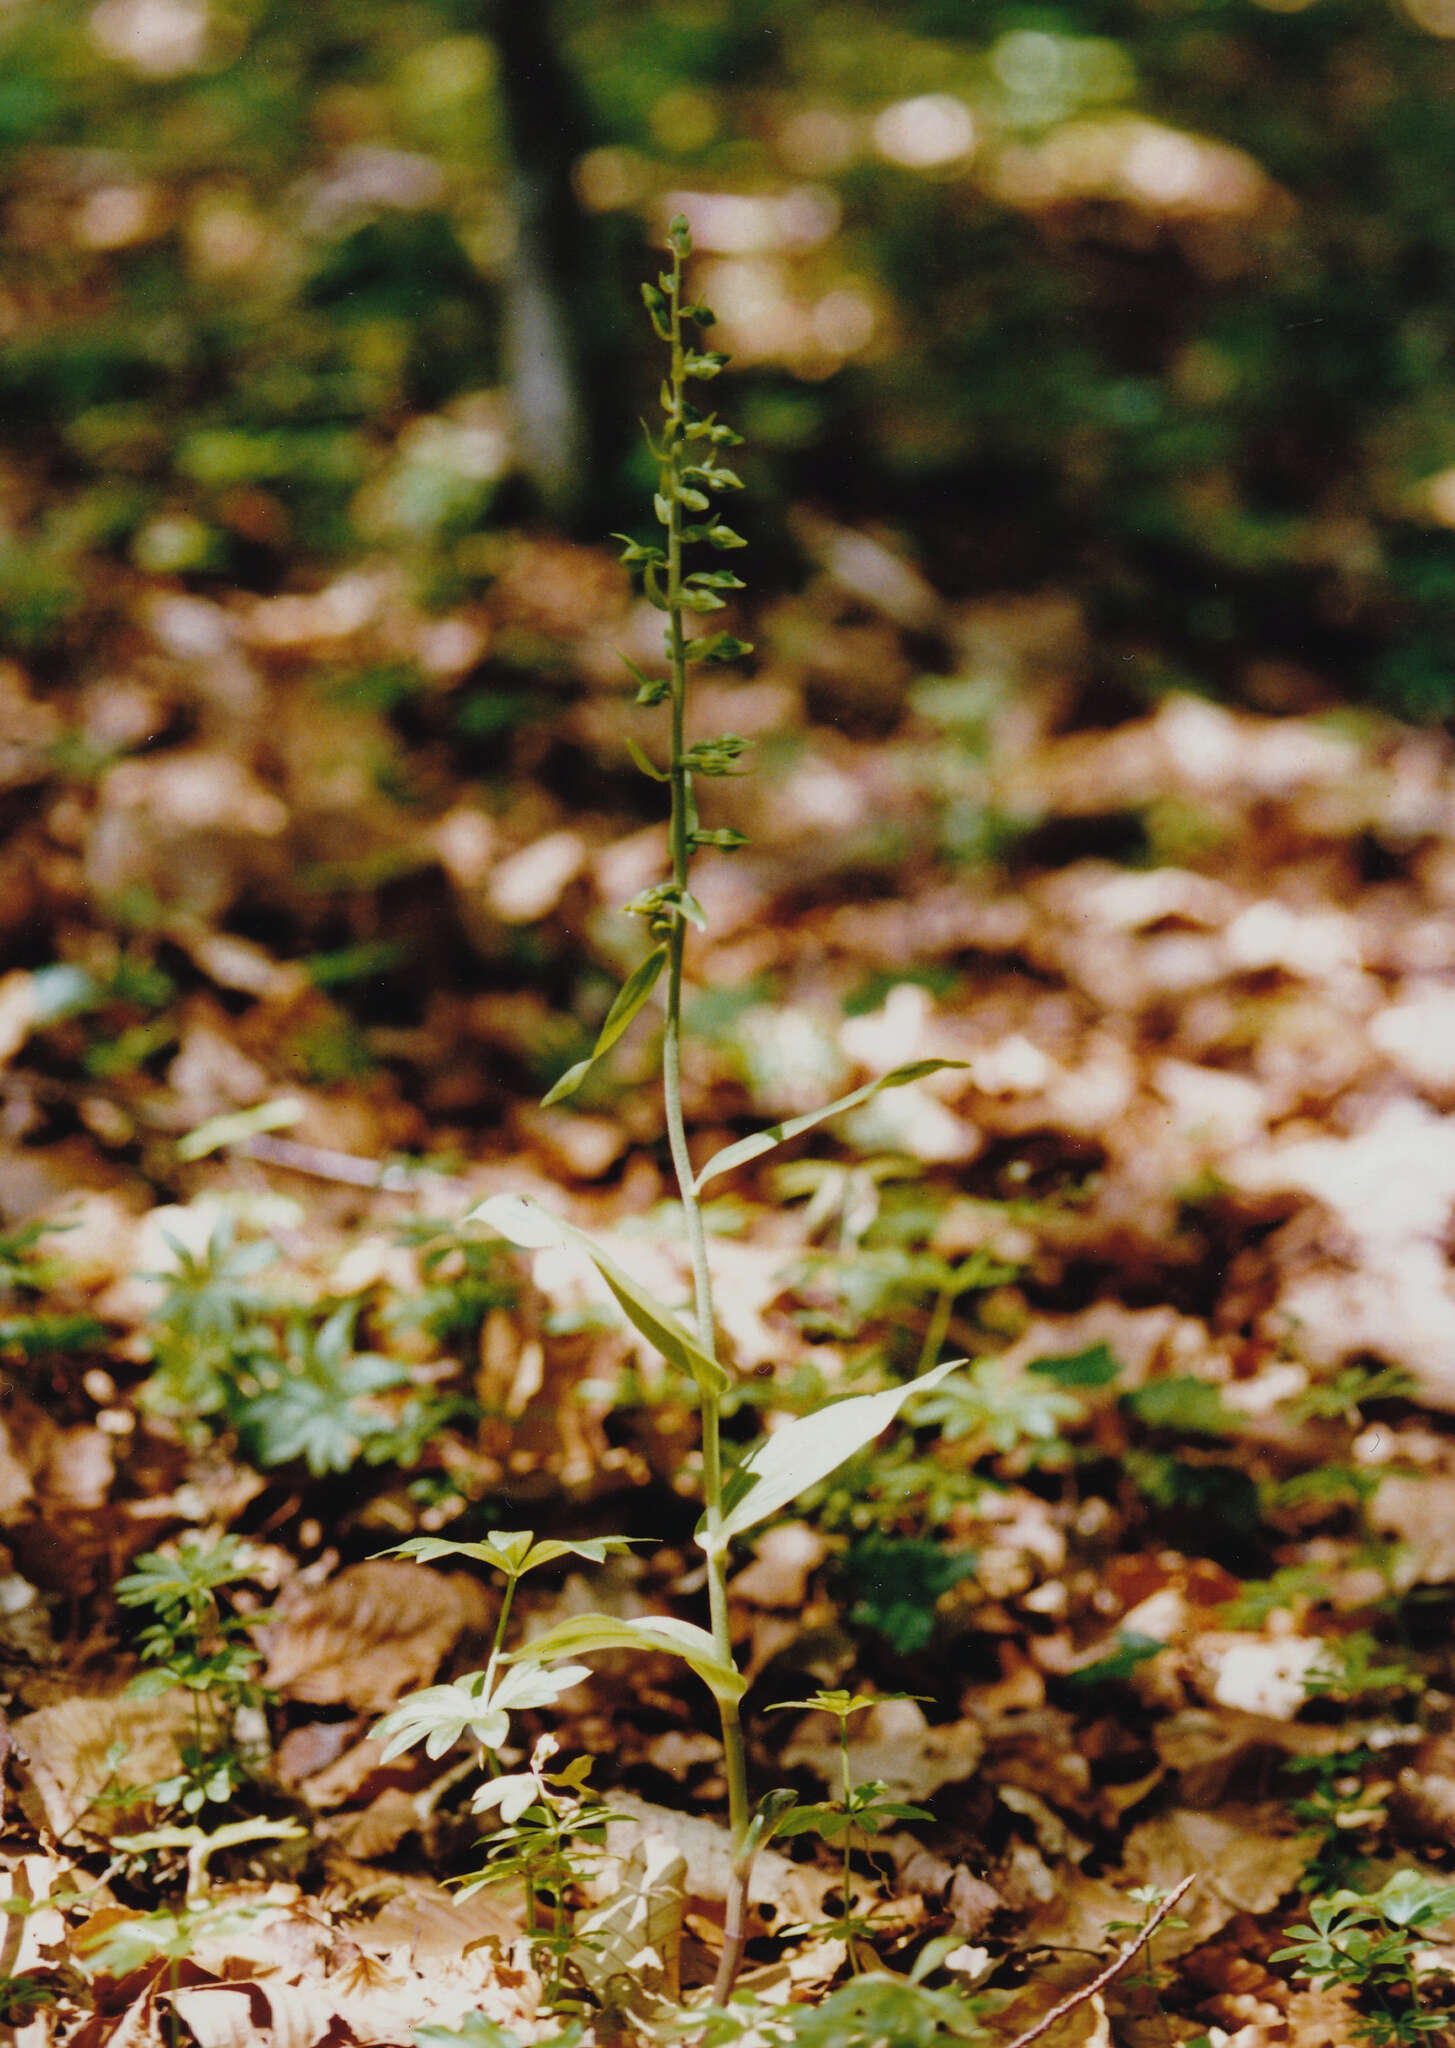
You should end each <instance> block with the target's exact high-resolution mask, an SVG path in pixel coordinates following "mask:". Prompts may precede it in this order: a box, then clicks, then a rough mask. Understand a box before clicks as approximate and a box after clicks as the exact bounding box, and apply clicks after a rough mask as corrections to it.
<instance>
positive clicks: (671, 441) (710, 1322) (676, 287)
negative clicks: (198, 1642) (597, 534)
mask: <svg viewBox="0 0 1455 2048" xmlns="http://www.w3.org/2000/svg"><path fill="white" fill-rule="evenodd" d="M667 317H668V321H669V324H670V331H671V348H672V364H671V371H670V375H669V378H668V409H667V422H666V437H665V444H664V453H665V464H664V470H665V474H664V475H663V478H662V497H663V498H664V499H665V500H666V505H667V583H666V591H665V597H666V601H667V655H668V663H669V668H670V693H671V714H672V755H671V765H670V769H669V779H670V784H671V799H672V808H671V818H670V823H669V828H668V829H669V839H670V846H671V855H672V880H673V883H674V885H675V888H676V892H677V900H676V904H675V906H674V914H673V917H672V924H671V930H670V933H669V936H668V941H667V1021H666V1030H665V1032H664V1034H663V1039H662V1093H663V1097H664V1100H665V1105H666V1114H667V1143H668V1147H669V1149H670V1152H671V1155H672V1166H673V1170H674V1171H675V1173H676V1177H677V1187H678V1191H679V1194H680V1196H681V1201H682V1215H683V1221H684V1224H685V1227H686V1233H687V1246H688V1253H689V1256H690V1258H691V1261H692V1285H693V1295H694V1299H695V1304H696V1315H697V1330H698V1341H699V1342H700V1343H701V1345H702V1348H703V1350H704V1351H706V1352H707V1353H708V1355H709V1356H710V1357H713V1358H715V1357H716V1356H717V1326H716V1318H715V1316H714V1314H713V1306H712V1274H711V1271H710V1269H709V1266H708V1260H707V1236H706V1232H705V1231H704V1229H703V1225H702V1210H701V1207H700V1205H699V1203H698V1200H697V1196H696V1194H695V1192H694V1191H693V1185H692V1180H693V1175H692V1159H691V1155H690V1153H689V1151H688V1148H687V1129H686V1125H685V1123H684V1121H683V1116H682V969H683V956H684V953H685V951H686V943H687V920H686V916H685V914H684V912H685V904H684V901H683V899H684V898H685V895H686V892H687V881H688V864H689V861H690V858H691V852H692V841H691V832H692V823H693V817H694V811H693V802H692V775H691V771H690V769H689V768H688V766H687V762H686V718H687V640H686V635H685V633H684V631H683V613H684V610H685V606H684V603H683V582H682V545H683V543H682V506H681V502H680V487H681V483H682V474H681V472H682V466H683V462H682V458H683V450H684V448H685V447H686V445H687V444H686V441H685V438H684V432H683V430H684V427H685V425H686V386H687V371H686V350H685V348H684V346H683V340H682V250H681V248H680V246H679V245H678V242H677V239H676V237H675V236H674V237H673V243H672V277H671V289H670V292H669V295H668V307H667ZM721 1419H722V1417H721V1407H720V1403H719V1400H718V1396H717V1395H716V1394H715V1393H712V1392H708V1391H704V1393H703V1396H702V1488H703V1499H704V1506H705V1510H706V1536H707V1544H706V1551H707V1593H708V1604H709V1609H710V1615H711V1622H712V1635H713V1641H714V1643H715V1644H716V1646H717V1650H718V1653H719V1655H720V1656H721V1657H722V1658H723V1660H724V1661H725V1662H727V1663H731V1662H732V1661H733V1644H732V1629H731V1626H730V1623H729V1618H728V1604H727V1573H726V1564H725V1559H724V1554H723V1548H722V1545H721V1543H720V1541H719V1540H718V1532H719V1530H720V1529H721V1526H722V1478H723V1474H722V1433H721ZM718 1704H719V1712H720V1716H721V1721H722V1740H723V1762H724V1768H725V1771H726V1775H727V1784H728V1815H729V1822H730V1825H731V1828H732V1834H733V1842H734V1846H735V1847H736V1848H739V1849H740V1848H741V1847H742V1845H743V1842H744V1840H745V1838H746V1836H747V1830H748V1818H749V1816H748V1778H747V1757H746V1751H745V1746H744V1742H743V1729H742V1722H741V1719H740V1717H739V1715H738V1709H737V1704H736V1702H735V1701H719V1703H718Z"/></svg>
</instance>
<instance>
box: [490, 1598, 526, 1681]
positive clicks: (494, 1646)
mask: <svg viewBox="0 0 1455 2048" xmlns="http://www.w3.org/2000/svg"><path fill="white" fill-rule="evenodd" d="M518 1584H519V1581H518V1580H517V1579H514V1578H509V1577H508V1578H507V1579H506V1581H505V1591H504V1593H503V1594H502V1595H501V1598H500V1614H499V1617H498V1619H497V1620H496V1623H495V1637H494V1640H493V1641H492V1643H491V1645H490V1656H489V1659H488V1661H487V1663H486V1665H485V1690H486V1692H487V1693H488V1692H490V1691H491V1689H492V1688H493V1686H494V1683H495V1667H496V1665H497V1664H498V1663H499V1662H500V1652H501V1649H502V1647H503V1646H504V1643H505V1624H506V1623H507V1622H508V1621H509V1619H510V1605H511V1602H512V1601H513V1600H514V1598H515V1589H516V1586H517V1585H518Z"/></svg>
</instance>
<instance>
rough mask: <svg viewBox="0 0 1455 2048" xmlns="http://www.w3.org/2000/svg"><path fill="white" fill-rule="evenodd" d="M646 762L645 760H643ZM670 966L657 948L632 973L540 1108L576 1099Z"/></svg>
mask: <svg viewBox="0 0 1455 2048" xmlns="http://www.w3.org/2000/svg"><path fill="white" fill-rule="evenodd" d="M644 758H645V757H644ZM666 964H667V948H666V947H665V946H657V947H655V948H654V949H653V951H652V952H650V953H648V955H647V957H646V959H645V960H643V961H642V963H641V964H640V966H638V967H636V968H634V969H633V971H632V973H631V974H630V975H629V976H628V977H627V979H626V981H625V982H624V983H623V984H622V986H621V988H620V990H619V991H618V993H617V998H616V1001H615V1002H614V1003H613V1004H612V1006H611V1008H610V1009H609V1010H608V1011H607V1013H606V1021H605V1022H604V1023H603V1025H602V1027H601V1029H600V1031H599V1032H598V1033H597V1035H596V1043H595V1045H594V1046H593V1047H592V1049H591V1052H590V1055H589V1056H588V1057H587V1058H586V1059H584V1060H577V1062H576V1064H575V1066H574V1067H568V1068H567V1069H566V1072H565V1073H564V1074H562V1076H561V1078H560V1080H559V1081H557V1082H556V1084H555V1086H554V1087H553V1088H551V1089H549V1090H548V1091H547V1093H546V1094H545V1095H543V1096H542V1097H541V1106H542V1108H544V1109H549V1108H550V1106H551V1104H552V1103H553V1102H562V1101H564V1100H565V1098H566V1096H568V1095H574V1094H575V1092H576V1090H577V1089H578V1088H579V1087H580V1086H581V1083H582V1082H583V1081H584V1080H585V1079H586V1076H587V1075H588V1074H589V1073H590V1072H591V1069H592V1068H593V1067H594V1066H595V1065H596V1062H597V1061H598V1060H599V1059H601V1058H602V1057H603V1056H604V1055H605V1054H606V1053H609V1052H610V1051H611V1048H612V1047H613V1046H614V1045H615V1044H616V1041H617V1040H618V1039H619V1038H620V1037H621V1035H622V1033H623V1032H624V1031H625V1030H626V1028H627V1026H628V1025H629V1024H630V1023H631V1022H632V1019H633V1018H634V1017H635V1016H636V1014H637V1012H638V1011H639V1010H640V1009H641V1008H642V1006H643V1004H644V1003H645V1002H646V1000H647V998H648V997H649V996H650V995H651V993H652V990H653V989H654V988H655V987H656V986H657V983H658V981H659V979H660V978H661V973H662V969H663V968H664V967H665V966H666Z"/></svg>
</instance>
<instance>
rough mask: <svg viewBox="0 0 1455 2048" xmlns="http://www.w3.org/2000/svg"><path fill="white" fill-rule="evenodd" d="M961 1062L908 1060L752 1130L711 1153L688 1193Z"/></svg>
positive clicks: (700, 1188) (698, 1192)
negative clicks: (885, 1093) (883, 1094)
mask: <svg viewBox="0 0 1455 2048" xmlns="http://www.w3.org/2000/svg"><path fill="white" fill-rule="evenodd" d="M967 1064H968V1062H967V1061H965V1060H912V1061H911V1062H910V1064H909V1065H908V1066H904V1067H892V1068H891V1069H890V1071H889V1072H888V1073H887V1074H881V1075H880V1076H879V1079H878V1080H877V1081H869V1082H866V1083H865V1085H864V1086H863V1087H862V1088H855V1089H854V1090H853V1091H852V1092H851V1093H850V1094H848V1095H841V1096H840V1097H839V1098H838V1100H837V1101H836V1102H830V1103H826V1104H825V1105H824V1107H823V1108H822V1109H810V1110H808V1111H806V1112H805V1114H804V1115H803V1116H793V1117H789V1118H788V1119H787V1120H786V1121H785V1122H783V1123H781V1124H769V1126H768V1128H767V1130H765V1131H754V1133H753V1135H752V1136H751V1137H750V1138H739V1139H738V1140H737V1141H736V1143H735V1144H732V1145H726V1146H724V1147H723V1149H722V1151H721V1152H714V1153H713V1155H712V1157H711V1159H709V1160H708V1162H707V1164H706V1166H704V1167H703V1169H702V1171H701V1173H699V1174H698V1176H697V1179H696V1180H695V1181H694V1182H693V1184H692V1192H693V1193H694V1194H695V1195H696V1194H701V1192H702V1190H703V1189H704V1188H705V1187H706V1186H707V1183H708V1182H709V1181H710V1180H716V1179H717V1176H718V1175H719V1174H720V1173H728V1172H730V1171H731V1169H732V1168H733V1167H735V1166H743V1165H745V1164H746V1162H747V1161H748V1160H750V1159H758V1158H761V1156H762V1155H763V1153H765V1152H771V1151H772V1150H773V1148H774V1146H775V1145H783V1144H786V1143H787V1141H788V1140H789V1139H790V1138H796V1137H798V1136H800V1135H801V1133H802V1132H804V1131H811V1130H812V1129H813V1127H814V1125H815V1124H821V1123H824V1122H826V1121H827V1120H828V1118H829V1117H831V1116H840V1115H842V1114H843V1112H844V1111H845V1110H848V1109H857V1108H858V1106H859V1104H860V1103H861V1102H867V1101H868V1100H869V1098H870V1096H871V1095H877V1094H878V1093H879V1091H880V1090H881V1089H882V1088H903V1087H905V1086H907V1084H908V1083H909V1082H911V1081H923V1080H924V1078H925V1077H926V1075H928V1074H938V1073H940V1072H942V1071H943V1070H944V1069H945V1068H946V1067H963V1066H966V1065H967Z"/></svg>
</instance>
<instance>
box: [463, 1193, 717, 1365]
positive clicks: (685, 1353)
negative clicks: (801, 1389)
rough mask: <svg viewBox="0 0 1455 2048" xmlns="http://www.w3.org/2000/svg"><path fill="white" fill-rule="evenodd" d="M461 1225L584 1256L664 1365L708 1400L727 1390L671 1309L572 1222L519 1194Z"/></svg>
mask: <svg viewBox="0 0 1455 2048" xmlns="http://www.w3.org/2000/svg"><path fill="white" fill-rule="evenodd" d="M465 1220H466V1222H469V1223H488V1224H489V1225H490V1228H491V1229H492V1230H498V1231H499V1232H500V1235H501V1236H502V1237H504V1238H508V1239H509V1240H510V1242H511V1243H512V1244H514V1245H518V1246H519V1247H520V1248H521V1250H523V1251H545V1250H548V1249H550V1250H555V1249H559V1248H560V1247H561V1246H562V1245H568V1244H569V1245H575V1246H576V1247H577V1249H578V1250H580V1251H583V1252H585V1254H586V1256H587V1258H588V1259H590V1261H591V1263H592V1265H593V1266H595V1268H596V1270H597V1272H598V1273H599V1274H600V1275H601V1277H602V1279H603V1280H604V1281H605V1282H606V1284H607V1286H608V1287H609V1288H610V1289H611V1291H612V1294H613V1295H614V1296H615V1297H616V1301H617V1305H618V1307H619V1308H620V1309H621V1312H622V1314H623V1315H624V1316H625V1317H626V1319H627V1321H628V1322H629V1323H631V1324H632V1325H633V1327H634V1328H635V1329H637V1330H639V1331H640V1332H641V1334H642V1335H643V1336H644V1337H645V1338H646V1340H647V1342H648V1343H649V1344H650V1345H652V1346H653V1348H654V1349H655V1350H657V1351H659V1352H660V1353H661V1354H662V1356H663V1358H665V1359H666V1361H667V1363H668V1364H669V1365H675V1366H676V1367H677V1369H678V1371H679V1372H685V1373H689V1374H690V1375H691V1377H692V1378H693V1379H694V1380H695V1381H696V1382H697V1386H698V1390H699V1392H701V1393H702V1394H703V1395H705V1396H707V1397H709V1398H714V1397H716V1396H717V1395H719V1394H721V1393H722V1392H723V1391H724V1390H725V1388H726V1387H727V1384H728V1376H727V1374H726V1373H725V1372H724V1371H723V1369H722V1367H721V1366H720V1365H719V1364H718V1362H717V1360H716V1359H715V1358H712V1357H710V1356H709V1354H708V1353H707V1352H706V1351H704V1350H703V1348H702V1346H701V1345H700V1344H699V1343H698V1342H697V1340H696V1338H694V1337H693V1336H691V1335H690V1334H689V1333H688V1331H687V1330H686V1329H685V1328H684V1327H683V1325H682V1324H681V1323H680V1322H678V1320H677V1318H676V1316H675V1315H674V1314H673V1313H672V1311H671V1309H669V1308H667V1307H665V1306H664V1304H663V1303H662V1302H660V1301H658V1300H657V1299H656V1298H655V1296H653V1295H651V1294H649V1293H648V1292H647V1290H646V1288H644V1287H642V1286H640V1285H639V1284H638V1283H637V1282H636V1281H635V1280H633V1279H632V1277H631V1275H630V1274H629V1273H625V1272H623V1270H622V1268H621V1267H620V1266H618V1265H617V1263H616V1261H615V1260H614V1259H611V1258H608V1257H607V1255H606V1253H605V1252H603V1251H602V1250H601V1249H600V1248H599V1246H597V1245H595V1244H593V1242H592V1241H591V1239H590V1238H589V1237H588V1236H587V1235H586V1232H585V1231H584V1230H578V1229H577V1228H576V1226H575V1224H574V1223H567V1222H565V1221H564V1219H563V1218H561V1217H559V1216H552V1215H551V1214H550V1213H549V1212H548V1211H547V1210H545V1209H542V1208H541V1206H540V1205H539V1203H537V1202H532V1201H530V1200H528V1199H527V1198H526V1197H525V1196H523V1195H491V1196H490V1197H489V1198H488V1199H487V1200H486V1201H483V1202H482V1203H481V1204H480V1206H479V1207H478V1208H477V1209H472V1210H471V1211H470V1214H469V1216H468V1217H467V1218H466V1219H465Z"/></svg>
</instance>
